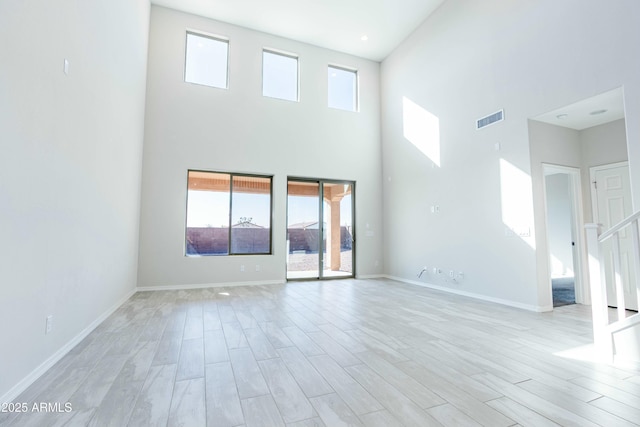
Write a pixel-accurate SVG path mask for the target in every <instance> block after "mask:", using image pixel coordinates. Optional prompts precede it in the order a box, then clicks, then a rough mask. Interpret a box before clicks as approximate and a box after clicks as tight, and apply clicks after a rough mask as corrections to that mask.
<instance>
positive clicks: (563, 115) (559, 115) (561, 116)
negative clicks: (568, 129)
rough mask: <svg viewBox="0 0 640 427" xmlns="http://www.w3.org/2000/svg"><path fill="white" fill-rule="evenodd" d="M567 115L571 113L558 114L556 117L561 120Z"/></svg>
mask: <svg viewBox="0 0 640 427" xmlns="http://www.w3.org/2000/svg"><path fill="white" fill-rule="evenodd" d="M567 117H569V115H568V114H558V115H557V116H556V118H557V119H560V120H562V119H566V118H567Z"/></svg>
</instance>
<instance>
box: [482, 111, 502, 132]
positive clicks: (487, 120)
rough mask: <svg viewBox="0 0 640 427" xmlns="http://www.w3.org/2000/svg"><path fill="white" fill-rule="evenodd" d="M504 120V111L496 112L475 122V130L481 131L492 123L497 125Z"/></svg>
mask: <svg viewBox="0 0 640 427" xmlns="http://www.w3.org/2000/svg"><path fill="white" fill-rule="evenodd" d="M503 120H504V110H500V111H497V112H495V113H493V114H490V115H488V116H486V117H483V118H481V119H478V120H476V129H482V128H484V127H487V126H489V125H492V124H494V123H498V122H501V121H503Z"/></svg>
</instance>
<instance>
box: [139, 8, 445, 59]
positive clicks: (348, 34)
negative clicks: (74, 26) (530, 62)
mask: <svg viewBox="0 0 640 427" xmlns="http://www.w3.org/2000/svg"><path fill="white" fill-rule="evenodd" d="M443 2H444V0H151V3H153V4H156V5H159V6H165V7H169V8H172V9H176V10H180V11H183V12H188V13H193V14H196V15H201V16H205V17H207V18H212V19H216V20H219V21H224V22H228V23H231V24H235V25H239V26H242V27H247V28H251V29H254V30H258V31H263V32H266V33H270V34H275V35H278V36H281V37H286V38H289V39H293V40H298V41H301V42H305V43H310V44H313V45H316V46H321V47H324V48H328V49H333V50H337V51H340V52H345V53H349V54H351V55H356V56H360V57H363V58H367V59H372V60H374V61H382V60H383V59H384V58H385V57H386V56H387V55H389V53H391V51H392V50H393V49H395V48H396V47H397V46H398V45H399V44H400V43H401V42H402V41H403V40H404V39H405V38H406V37H407V36H408V35H409V34H411V33H412V32H413V31H414V30H415V29H416V28H417V27H418V26H419V25H420V24H421V23H422V22H423V21H424V20H425V19H426V18H427V17H428V16H429V15H430V14H431V13H432V12H433V11H434V10H435V9H437V8H438V6H440V5H441V4H442V3H443ZM364 35H366V36H367V37H368V40H366V41H363V40H361V37H362V36H364Z"/></svg>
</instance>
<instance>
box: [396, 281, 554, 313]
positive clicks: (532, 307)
mask: <svg viewBox="0 0 640 427" xmlns="http://www.w3.org/2000/svg"><path fill="white" fill-rule="evenodd" d="M384 277H385V278H387V279H390V280H395V281H398V282H403V283H408V284H410V285H416V286H422V287H423V288H429V289H435V290H438V291H442V292H447V293H450V294H455V295H461V296H464V297H469V298H475V299H479V300H482V301H488V302H494V303H496V304H501V305H506V306H509V307H515V308H521V309H523V310H528V311H535V312H537V313H543V312H545V311H551V310H553V307H552V306H550V307H546V306H537V305H529V304H522V303H519V302H515V301H510V300H506V299H502V298H494V297H489V296H486V295H482V294H476V293H473V292H467V291H461V290H458V289H451V288H448V287H445V286H440V285H434V284H432V283H427V282H418V281H417V280H409V279H404V278H402V277H396V276H390V275H384Z"/></svg>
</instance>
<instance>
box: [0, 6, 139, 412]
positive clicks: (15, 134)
mask: <svg viewBox="0 0 640 427" xmlns="http://www.w3.org/2000/svg"><path fill="white" fill-rule="evenodd" d="M148 22H149V4H148V1H147V0H137V1H131V0H109V1H107V0H100V1H93V2H77V1H70V0H63V1H56V2H42V1H34V0H3V1H2V2H0V40H2V43H0V63H1V64H2V65H1V66H0V94H2V95H1V96H0V129H2V136H1V137H0V146H1V147H2V155H1V156H0V182H1V183H2V184H1V185H0V206H1V207H2V208H0V283H1V284H2V285H0V325H2V350H0V402H5V401H7V399H11V398H13V397H15V395H16V393H17V392H20V391H21V390H22V389H23V388H24V387H25V386H27V385H28V384H29V382H30V381H31V380H33V379H35V377H37V375H38V374H39V373H41V371H42V369H43V368H44V367H46V366H47V364H50V363H51V362H52V361H54V360H55V359H56V358H57V357H59V356H60V355H61V352H64V351H65V348H66V349H68V348H67V347H66V346H67V344H69V343H70V342H72V341H73V340H74V339H76V338H78V336H79V335H80V336H81V335H82V333H83V331H85V332H86V328H90V327H91V326H92V325H95V322H96V321H98V320H99V319H100V317H101V315H103V314H105V313H108V312H109V311H110V310H111V309H113V308H114V307H115V306H116V305H119V304H120V303H121V302H122V301H123V299H124V298H126V297H127V296H129V295H130V294H131V293H132V292H133V291H134V289H135V286H136V269H137V248H138V222H139V202H140V177H141V171H140V167H141V163H142V142H143V123H144V94H145V79H146V57H147V38H148ZM65 58H66V59H68V60H69V64H70V66H69V74H68V75H65V74H64V73H63V63H64V59H65ZM48 315H53V329H52V331H51V332H50V333H49V334H48V335H45V319H46V317H47V316H48Z"/></svg>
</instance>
